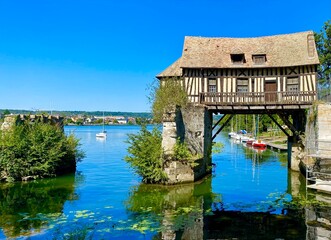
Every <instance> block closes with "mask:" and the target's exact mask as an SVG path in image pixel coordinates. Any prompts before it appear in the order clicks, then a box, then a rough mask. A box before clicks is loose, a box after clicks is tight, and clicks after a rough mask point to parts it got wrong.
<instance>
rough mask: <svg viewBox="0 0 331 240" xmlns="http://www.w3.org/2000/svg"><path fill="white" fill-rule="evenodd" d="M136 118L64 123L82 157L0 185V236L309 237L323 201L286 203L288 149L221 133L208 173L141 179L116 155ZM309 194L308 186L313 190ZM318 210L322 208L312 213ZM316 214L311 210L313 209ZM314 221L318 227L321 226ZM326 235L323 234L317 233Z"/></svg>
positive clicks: (290, 178) (290, 188)
mask: <svg viewBox="0 0 331 240" xmlns="http://www.w3.org/2000/svg"><path fill="white" fill-rule="evenodd" d="M139 129H140V128H139V127H138V126H107V127H106V130H107V132H108V137H107V139H105V140H103V139H97V138H96V137H95V134H96V133H97V132H99V131H101V127H100V126H79V127H78V126H68V127H65V132H66V133H74V134H75V135H76V136H77V137H78V138H79V139H81V144H82V145H81V148H82V149H83V150H84V151H85V153H86V157H85V158H84V159H83V161H82V162H80V163H78V166H77V172H76V174H73V175H67V176H62V177H58V178H56V179H44V180H38V181H33V182H28V183H15V184H1V185H0V214H1V218H0V239H6V238H12V239H317V238H316V236H319V235H321V234H322V235H323V234H324V235H325V236H328V235H327V234H329V233H330V231H329V225H328V224H327V223H328V222H327V221H329V222H330V221H331V218H330V219H328V217H329V216H330V214H329V212H328V210H325V209H329V208H323V207H318V208H316V207H315V208H314V207H312V208H309V209H308V208H306V209H304V208H303V209H298V210H296V209H292V208H288V207H287V206H288V205H286V204H288V203H291V201H292V199H302V198H304V197H305V196H306V195H307V194H306V192H305V180H304V179H303V178H302V176H300V174H298V173H295V172H292V171H289V170H288V169H287V160H286V159H287V156H286V154H283V153H278V152H273V151H270V150H266V151H263V152H258V151H256V150H254V149H251V148H246V147H245V146H244V145H242V144H238V143H235V142H233V141H232V140H231V139H229V138H228V137H227V134H226V133H223V134H220V135H219V136H218V137H217V138H216V139H215V140H216V142H221V143H223V144H224V149H223V151H222V152H221V153H219V154H214V155H213V163H215V166H214V169H213V174H212V176H210V177H207V178H205V179H203V180H202V181H200V182H198V183H194V184H185V185H180V186H171V187H165V186H158V185H144V184H141V179H140V177H139V176H137V175H135V174H134V172H133V171H132V169H130V167H129V165H128V164H127V163H126V162H125V161H124V160H123V158H124V156H125V155H126V154H127V151H126V149H127V143H126V142H125V141H126V139H127V134H129V133H137V132H138V131H139ZM315 198H316V196H315V195H314V199H315ZM321 216H323V217H321ZM321 218H322V220H323V221H324V222H323V221H322V223H320V222H321V221H319V219H321ZM321 231H322V233H321ZM325 239H328V238H325Z"/></svg>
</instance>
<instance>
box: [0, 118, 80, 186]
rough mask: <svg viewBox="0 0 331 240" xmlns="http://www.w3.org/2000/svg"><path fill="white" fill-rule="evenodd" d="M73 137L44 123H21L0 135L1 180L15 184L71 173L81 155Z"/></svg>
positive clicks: (77, 143) (77, 142) (76, 141)
mask: <svg viewBox="0 0 331 240" xmlns="http://www.w3.org/2000/svg"><path fill="white" fill-rule="evenodd" d="M78 147H79V141H78V140H77V139H75V138H74V136H73V135H70V136H66V135H65V134H64V132H63V131H62V130H61V129H60V128H58V127H56V126H52V125H50V124H47V123H41V122H37V123H33V124H29V123H23V124H21V125H18V126H13V127H12V128H11V129H10V130H6V131H3V132H0V180H1V181H7V182H12V181H17V180H27V179H37V178H44V177H53V176H56V175H59V174H63V173H68V172H73V171H75V169H76V162H77V161H78V160H80V159H81V158H82V157H83V156H84V153H83V152H82V151H81V150H79V149H78Z"/></svg>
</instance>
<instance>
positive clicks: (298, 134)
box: [278, 113, 304, 143]
mask: <svg viewBox="0 0 331 240" xmlns="http://www.w3.org/2000/svg"><path fill="white" fill-rule="evenodd" d="M278 116H279V117H280V118H281V119H282V120H283V122H284V123H285V124H286V125H287V126H288V127H289V128H290V130H291V131H292V132H293V136H295V137H296V138H297V139H300V140H301V141H302V143H304V138H302V136H300V133H299V131H298V130H297V129H296V128H295V127H294V126H293V124H292V123H291V122H290V121H289V120H288V119H287V117H286V116H285V114H282V113H278Z"/></svg>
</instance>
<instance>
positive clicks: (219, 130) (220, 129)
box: [211, 114, 234, 141]
mask: <svg viewBox="0 0 331 240" xmlns="http://www.w3.org/2000/svg"><path fill="white" fill-rule="evenodd" d="M233 116H234V115H233V114H231V115H230V117H229V118H228V119H227V120H226V121H225V123H224V124H223V125H222V126H221V127H220V128H219V129H218V130H217V132H216V133H215V134H214V136H213V137H212V138H211V140H212V141H213V140H214V139H215V137H216V136H217V134H219V133H220V132H221V131H222V130H223V128H224V127H225V125H226V124H227V123H228V122H229V121H230V120H231V118H232V117H233Z"/></svg>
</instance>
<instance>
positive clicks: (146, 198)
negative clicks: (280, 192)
mask: <svg viewBox="0 0 331 240" xmlns="http://www.w3.org/2000/svg"><path fill="white" fill-rule="evenodd" d="M211 182H212V177H209V178H206V179H204V180H203V181H202V182H200V183H195V184H186V185H180V186H150V185H145V184H141V185H139V186H138V187H135V188H134V189H133V190H132V192H131V194H130V197H129V199H128V200H127V202H126V207H127V210H128V211H129V212H130V215H131V216H130V218H131V219H132V220H133V222H134V223H135V227H136V228H137V230H139V228H140V230H144V231H146V230H151V231H157V232H159V234H157V235H155V236H154V237H153V239H277V238H284V239H305V236H306V225H305V221H304V215H303V214H302V210H287V211H284V212H283V214H272V213H271V212H268V211H267V212H262V211H261V212H258V211H257V212H242V211H232V210H226V209H224V208H223V207H222V206H223V200H222V196H221V195H216V194H213V193H212V191H211ZM151 216H154V217H153V219H151ZM147 219H148V220H147ZM144 221H145V222H144ZM156 222H157V223H158V224H155V223H156Z"/></svg>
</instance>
